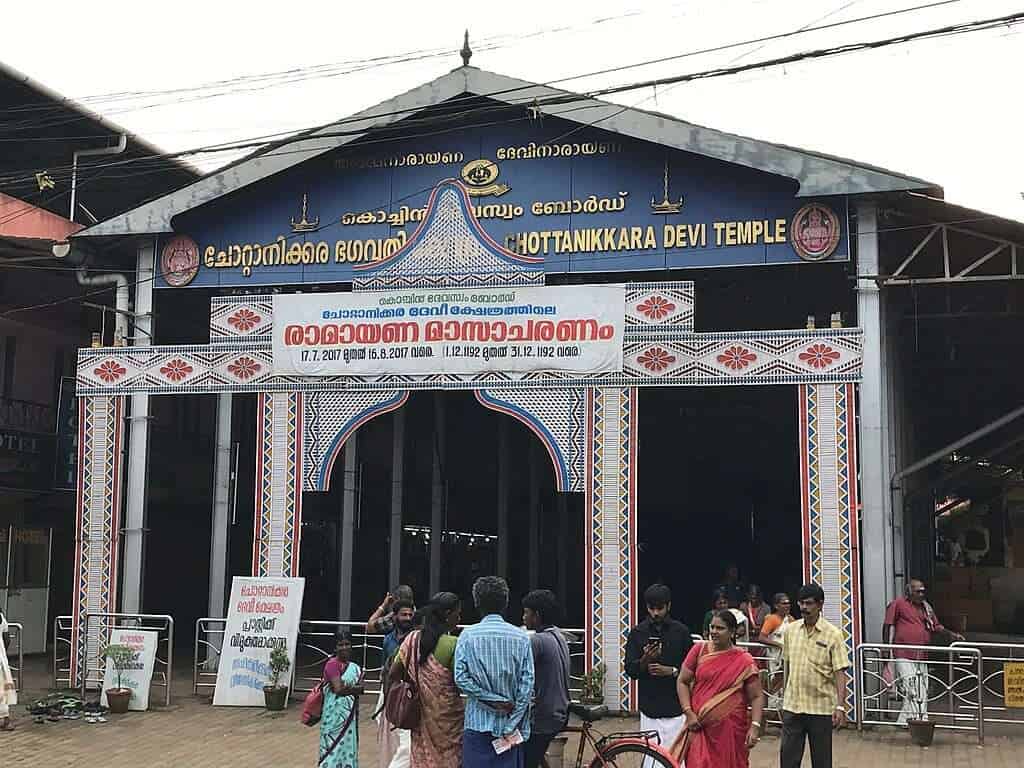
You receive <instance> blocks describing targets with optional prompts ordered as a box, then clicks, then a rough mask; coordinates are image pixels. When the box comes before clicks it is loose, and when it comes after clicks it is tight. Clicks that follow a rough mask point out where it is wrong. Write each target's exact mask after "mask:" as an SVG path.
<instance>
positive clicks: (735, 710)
mask: <svg viewBox="0 0 1024 768" xmlns="http://www.w3.org/2000/svg"><path fill="white" fill-rule="evenodd" d="M736 629H737V625H736V617H735V616H734V615H733V614H732V612H731V611H728V610H726V611H716V612H715V614H714V616H712V617H711V625H710V633H709V634H710V636H711V640H710V641H708V642H705V643H697V644H695V645H694V646H693V648H691V649H690V652H689V653H688V654H687V656H686V660H685V661H683V668H682V669H681V670H679V680H678V683H677V691H678V693H679V702H680V704H682V707H683V713H684V714H685V715H686V727H685V728H683V731H682V733H680V734H679V738H678V739H676V742H675V744H673V745H672V749H671V752H672V755H673V756H674V757H675V758H676V760H678V761H679V764H680V765H683V764H684V763H685V765H686V768H748V766H749V765H750V756H749V752H750V750H751V749H752V748H753V747H754V745H756V744H757V742H758V741H759V740H760V738H761V724H762V723H763V722H764V720H763V717H764V696H763V693H762V691H761V677H760V675H759V674H758V671H757V665H756V664H755V663H754V659H753V657H751V655H750V654H749V653H747V652H746V651H744V650H743V649H742V648H737V647H736V645H735V644H734V641H735V637H736ZM748 704H749V705H750V708H751V713H750V714H748V713H747V705H748Z"/></svg>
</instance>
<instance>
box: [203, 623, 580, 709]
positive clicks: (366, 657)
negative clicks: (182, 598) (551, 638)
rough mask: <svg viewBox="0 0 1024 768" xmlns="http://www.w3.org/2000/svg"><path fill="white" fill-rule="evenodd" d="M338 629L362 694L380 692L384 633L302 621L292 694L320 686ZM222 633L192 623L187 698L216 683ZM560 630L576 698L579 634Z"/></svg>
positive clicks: (217, 627) (363, 625)
mask: <svg viewBox="0 0 1024 768" xmlns="http://www.w3.org/2000/svg"><path fill="white" fill-rule="evenodd" d="M341 627H346V628H347V629H348V630H349V632H350V633H351V634H352V659H353V661H355V663H356V664H358V665H359V666H360V668H361V669H362V670H363V675H364V678H363V682H364V685H365V690H366V693H368V694H377V693H379V692H380V690H381V672H382V669H383V660H382V658H381V654H382V649H383V645H384V635H381V634H374V633H367V632H366V631H365V630H366V622H362V621H329V620H321V619H304V620H302V621H301V622H300V623H299V636H298V641H297V643H296V646H297V647H296V650H295V665H294V667H293V668H292V672H291V694H292V695H293V696H299V695H304V694H306V693H308V692H309V691H311V690H313V688H314V687H315V686H316V684H317V683H318V682H320V679H321V674H322V670H323V665H324V662H326V661H327V659H329V658H330V657H331V655H332V654H333V653H334V637H335V634H336V633H337V631H338V629H339V628H341ZM462 628H464V627H460V629H462ZM224 632H225V620H224V619H218V618H213V617H206V618H202V619H199V620H198V621H196V629H195V638H194V641H193V647H192V653H193V655H192V693H193V695H197V694H199V692H200V691H201V690H212V689H213V688H214V686H215V685H216V682H217V663H218V662H219V660H220V643H222V642H223V640H224ZM562 632H563V633H564V634H565V635H567V638H566V640H567V641H568V643H569V666H570V670H569V671H570V675H569V693H570V695H571V696H573V697H575V698H578V697H579V695H580V692H581V691H582V686H583V668H584V645H583V634H584V630H582V629H564V628H563V629H562Z"/></svg>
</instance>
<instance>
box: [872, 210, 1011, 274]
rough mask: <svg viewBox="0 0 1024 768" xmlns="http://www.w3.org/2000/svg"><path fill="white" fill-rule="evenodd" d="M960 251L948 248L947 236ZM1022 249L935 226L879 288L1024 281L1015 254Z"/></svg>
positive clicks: (988, 237) (946, 226) (968, 231)
mask: <svg viewBox="0 0 1024 768" xmlns="http://www.w3.org/2000/svg"><path fill="white" fill-rule="evenodd" d="M951 235H953V236H954V237H956V238H957V239H958V240H959V241H960V242H961V243H962V244H963V247H962V248H958V247H956V245H954V247H952V248H951V247H950V236H951ZM1021 248H1022V246H1020V245H1018V244H1017V243H1014V242H1011V241H1009V240H1002V239H1000V238H997V237H993V236H991V235H986V234H983V233H981V232H977V231H976V230H971V229H965V228H963V227H957V226H954V225H951V224H935V225H934V226H932V227H931V228H930V229H929V230H928V233H927V234H926V235H925V236H924V237H923V238H922V239H921V241H920V242H919V243H918V244H917V245H916V246H914V249H913V250H912V251H911V252H910V255H908V256H907V257H906V258H905V259H904V260H903V261H902V262H901V263H900V265H899V267H897V268H896V270H895V271H894V272H893V273H892V274H891V275H886V276H880V277H879V282H880V283H881V284H882V285H935V284H943V283H979V282H993V281H1000V280H1021V279H1024V271H1022V270H1021V269H1020V264H1019V263H1018V258H1017V257H1018V254H1019V251H1020V250H1021Z"/></svg>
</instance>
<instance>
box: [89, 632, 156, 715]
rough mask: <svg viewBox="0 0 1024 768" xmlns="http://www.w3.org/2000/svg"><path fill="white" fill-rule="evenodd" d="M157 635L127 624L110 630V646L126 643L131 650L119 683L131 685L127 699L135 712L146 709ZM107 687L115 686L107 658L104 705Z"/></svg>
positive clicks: (115, 678) (114, 679)
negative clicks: (129, 626)
mask: <svg viewBox="0 0 1024 768" xmlns="http://www.w3.org/2000/svg"><path fill="white" fill-rule="evenodd" d="M158 634H159V633H157V632H149V631H146V630H141V629H131V628H126V627H119V628H117V629H112V630H111V631H110V644H111V645H126V646H128V647H129V648H131V650H132V661H131V663H130V664H129V666H128V669H125V670H123V671H122V672H121V685H123V686H124V687H125V688H131V690H132V697H131V699H130V700H129V701H128V709H131V710H134V711H136V712H145V711H146V710H147V709H149V684H150V683H151V682H152V681H153V665H154V664H155V663H156V644H157V640H158V637H157V635H158ZM108 688H117V670H116V669H114V662H113V661H112V660H111V659H109V658H108V659H107V669H106V671H105V672H104V673H103V690H102V691H101V692H100V704H102V705H103V706H104V707H105V706H107V689H108Z"/></svg>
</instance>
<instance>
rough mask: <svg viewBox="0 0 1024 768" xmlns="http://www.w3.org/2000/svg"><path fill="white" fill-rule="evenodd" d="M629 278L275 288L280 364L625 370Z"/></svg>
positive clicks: (286, 367) (356, 370)
mask: <svg viewBox="0 0 1024 768" xmlns="http://www.w3.org/2000/svg"><path fill="white" fill-rule="evenodd" d="M625 297H626V294H625V286H623V285H587V286H576V285H571V286H545V287H542V286H538V287H528V288H465V289H444V290H436V289H429V290H427V289H425V290H407V291H387V292H367V293H331V294H316V293H304V294H289V295H278V296H275V297H274V373H275V374H277V375H292V376H295V375H298V376H366V375H382V374H406V375H429V374H438V373H459V374H474V373H494V372H507V373H527V372H531V371H559V372H566V373H573V374H584V375H586V374H597V373H608V372H619V371H621V370H622V333H623V327H624V325H625V301H626V298H625Z"/></svg>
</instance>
